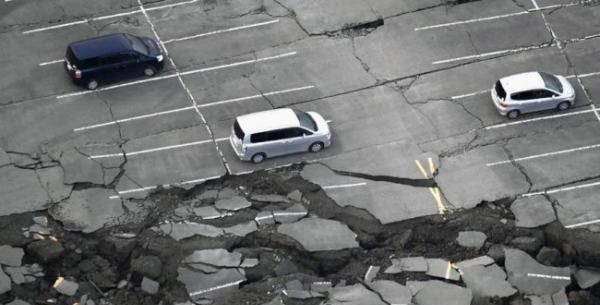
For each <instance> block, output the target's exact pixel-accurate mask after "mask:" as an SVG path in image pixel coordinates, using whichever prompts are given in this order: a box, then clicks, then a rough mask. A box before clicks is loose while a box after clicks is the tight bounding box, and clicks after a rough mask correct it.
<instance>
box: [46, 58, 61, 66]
mask: <svg viewBox="0 0 600 305" xmlns="http://www.w3.org/2000/svg"><path fill="white" fill-rule="evenodd" d="M64 61H65V60H64V59H57V60H51V61H46V62H42V63H40V66H47V65H52V64H58V63H61V62H64Z"/></svg>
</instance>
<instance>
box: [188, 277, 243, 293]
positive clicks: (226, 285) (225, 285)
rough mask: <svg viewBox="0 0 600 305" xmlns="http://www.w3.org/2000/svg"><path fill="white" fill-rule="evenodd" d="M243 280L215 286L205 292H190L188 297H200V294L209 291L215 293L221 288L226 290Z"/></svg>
mask: <svg viewBox="0 0 600 305" xmlns="http://www.w3.org/2000/svg"><path fill="white" fill-rule="evenodd" d="M243 281H244V280H239V281H235V282H231V283H227V284H223V285H219V286H215V287H211V288H208V289H205V290H200V291H196V292H192V293H190V297H193V296H196V295H200V294H204V293H207V292H211V291H215V290H219V289H223V288H227V287H231V286H235V285H238V284H239V283H241V282H243Z"/></svg>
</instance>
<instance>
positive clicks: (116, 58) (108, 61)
mask: <svg viewBox="0 0 600 305" xmlns="http://www.w3.org/2000/svg"><path fill="white" fill-rule="evenodd" d="M121 61H123V59H122V58H121V55H120V54H116V55H110V56H106V57H103V58H102V64H104V65H112V64H118V63H120V62H121Z"/></svg>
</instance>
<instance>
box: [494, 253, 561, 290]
mask: <svg viewBox="0 0 600 305" xmlns="http://www.w3.org/2000/svg"><path fill="white" fill-rule="evenodd" d="M505 253H506V258H505V260H504V265H505V268H506V272H507V273H508V281H509V282H510V283H511V284H512V285H513V286H514V287H516V288H517V289H519V291H520V292H522V293H530V294H536V295H551V294H554V293H556V292H557V291H559V290H560V289H562V288H564V287H566V286H568V285H569V284H570V283H571V270H570V269H569V268H568V267H564V268H557V267H549V266H544V265H542V264H540V263H538V262H537V261H536V260H535V259H533V258H532V257H531V256H529V255H528V254H527V253H525V252H523V251H521V250H517V249H505Z"/></svg>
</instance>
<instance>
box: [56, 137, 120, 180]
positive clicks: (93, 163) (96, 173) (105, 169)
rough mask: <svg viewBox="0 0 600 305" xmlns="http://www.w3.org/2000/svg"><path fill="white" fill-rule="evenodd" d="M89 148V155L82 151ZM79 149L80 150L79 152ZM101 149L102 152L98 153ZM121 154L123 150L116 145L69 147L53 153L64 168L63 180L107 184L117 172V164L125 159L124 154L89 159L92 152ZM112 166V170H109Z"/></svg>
mask: <svg viewBox="0 0 600 305" xmlns="http://www.w3.org/2000/svg"><path fill="white" fill-rule="evenodd" d="M86 150H89V155H84V154H83V153H82V152H83V151H86ZM80 151H81V152H80ZM100 151H102V153H100ZM107 153H111V154H122V153H123V151H122V150H121V149H120V148H119V147H118V146H116V145H108V146H106V147H99V146H94V147H89V149H88V148H75V147H73V148H69V149H66V150H64V151H62V152H58V153H53V154H54V155H56V156H57V159H58V160H59V162H60V164H61V166H62V168H63V169H64V182H65V183H66V184H74V183H92V184H100V185H103V184H108V183H110V182H111V181H113V180H114V179H115V178H116V177H117V175H118V174H119V171H120V170H119V166H120V165H121V163H123V162H124V161H125V156H123V155H122V156H119V157H115V158H104V159H89V158H88V156H90V155H94V154H107ZM111 168H112V170H111Z"/></svg>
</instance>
